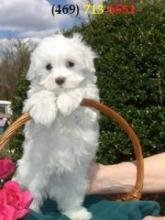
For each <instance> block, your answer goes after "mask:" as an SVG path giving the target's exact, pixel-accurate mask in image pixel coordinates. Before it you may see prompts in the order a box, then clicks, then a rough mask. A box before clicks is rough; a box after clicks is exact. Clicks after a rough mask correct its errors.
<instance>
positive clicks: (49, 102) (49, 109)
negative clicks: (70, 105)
mask: <svg viewBox="0 0 165 220" xmlns="http://www.w3.org/2000/svg"><path fill="white" fill-rule="evenodd" d="M23 112H30V115H31V117H32V118H33V120H34V121H35V123H40V124H42V125H45V126H47V127H49V126H50V125H51V124H52V122H53V121H54V120H55V118H56V114H57V106H56V98H55V97H54V95H53V94H52V93H51V92H48V91H42V92H39V93H36V94H34V95H33V96H32V97H30V98H29V99H27V100H26V101H25V104H24V109H23Z"/></svg>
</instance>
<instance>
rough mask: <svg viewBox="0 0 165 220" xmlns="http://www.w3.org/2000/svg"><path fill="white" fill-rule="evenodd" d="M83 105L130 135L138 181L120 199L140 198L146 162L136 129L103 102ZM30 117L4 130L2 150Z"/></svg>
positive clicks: (26, 115)
mask: <svg viewBox="0 0 165 220" xmlns="http://www.w3.org/2000/svg"><path fill="white" fill-rule="evenodd" d="M81 106H86V107H92V108H95V109H97V110H99V111H100V112H102V113H104V114H105V115H106V116H108V117H110V118H112V119H113V120H114V121H115V122H117V123H118V124H119V125H120V127H121V128H123V130H124V131H125V132H126V133H127V135H128V136H129V138H130V140H131V142H132V145H133V148H134V154H135V158H136V167H137V174H136V183H135V186H134V188H133V189H132V191H131V192H129V193H125V194H122V195H121V196H120V197H119V199H121V200H123V201H125V200H137V199H140V198H141V195H142V188H143V179H144V162H143V155H142V148H141V145H140V142H139V139H138V137H137V135H136V134H135V132H134V130H133V129H132V128H131V127H130V126H129V124H128V123H127V121H126V120H125V119H124V118H122V117H121V116H120V114H119V113H117V112H115V111H114V110H112V109H111V108H110V107H107V106H106V105H104V104H102V103H99V102H97V101H94V100H91V99H83V100H82V102H81ZM30 119H31V116H30V114H29V113H25V114H23V115H22V116H21V117H19V118H18V119H17V120H16V121H15V122H14V123H13V124H11V125H10V126H9V128H8V129H7V130H6V131H5V132H4V134H3V136H2V137H1V138H0V151H1V150H3V149H4V148H5V146H6V145H7V143H8V142H9V140H10V138H11V137H12V136H13V135H14V134H15V133H16V131H17V130H18V129H19V128H20V127H21V126H22V125H24V124H25V123H26V122H28V121H29V120H30ZM106 197H108V196H106Z"/></svg>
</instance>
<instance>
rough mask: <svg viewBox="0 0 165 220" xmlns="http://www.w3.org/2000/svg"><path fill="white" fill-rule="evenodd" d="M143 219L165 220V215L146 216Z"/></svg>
mask: <svg viewBox="0 0 165 220" xmlns="http://www.w3.org/2000/svg"><path fill="white" fill-rule="evenodd" d="M143 220H165V217H154V216H146V217H145V218H143Z"/></svg>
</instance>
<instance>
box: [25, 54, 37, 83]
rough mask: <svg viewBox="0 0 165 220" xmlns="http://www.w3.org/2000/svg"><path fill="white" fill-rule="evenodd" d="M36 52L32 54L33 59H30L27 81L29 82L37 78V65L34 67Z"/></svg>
mask: <svg viewBox="0 0 165 220" xmlns="http://www.w3.org/2000/svg"><path fill="white" fill-rule="evenodd" d="M33 53H34V52H32V54H31V57H30V66H29V69H28V71H27V74H26V79H27V80H30V81H31V80H33V79H34V78H35V76H36V73H35V69H36V68H35V65H34V63H33V56H34V54H33Z"/></svg>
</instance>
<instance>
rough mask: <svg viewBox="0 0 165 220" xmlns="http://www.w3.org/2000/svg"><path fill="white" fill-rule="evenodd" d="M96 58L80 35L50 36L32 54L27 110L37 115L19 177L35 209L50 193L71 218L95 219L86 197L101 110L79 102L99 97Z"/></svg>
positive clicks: (31, 124) (27, 133) (27, 132)
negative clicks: (29, 191) (31, 196)
mask: <svg viewBox="0 0 165 220" xmlns="http://www.w3.org/2000/svg"><path fill="white" fill-rule="evenodd" d="M95 57H96V55H95V53H94V52H93V51H92V49H91V48H90V47H89V46H87V45H86V44H85V43H84V42H83V40H82V38H81V36H80V35H77V34H75V35H74V36H73V37H72V38H66V37H64V36H63V35H56V36H54V37H48V38H45V39H44V40H42V41H41V43H40V44H39V45H38V47H37V48H36V49H35V50H34V52H33V53H32V55H31V64H30V67H29V71H28V73H27V79H28V80H30V82H31V86H30V90H29V91H28V98H27V100H26V101H25V103H24V110H23V111H24V112H30V115H31V117H32V120H31V121H30V122H29V123H28V124H27V125H26V127H25V130H24V133H25V141H24V144H23V147H24V154H23V157H22V159H21V160H20V161H19V162H18V170H17V175H16V180H17V181H18V182H19V183H20V184H21V185H22V186H24V187H26V188H28V189H30V190H31V192H32V195H33V198H34V201H33V203H32V206H31V208H32V209H34V210H36V211H39V210H40V206H41V205H42V203H43V201H44V199H46V198H47V197H50V198H51V199H54V200H56V202H57V204H58V209H59V210H60V211H62V212H63V213H64V214H65V215H67V216H68V217H69V218H71V219H72V220H88V219H90V218H91V214H90V213H89V212H88V211H87V210H86V209H85V208H84V207H82V202H83V199H84V195H85V191H86V188H87V184H88V180H87V170H88V167H89V164H90V162H91V160H92V159H94V157H95V153H96V149H97V144H98V134H99V127H98V113H97V112H96V111H95V110H94V109H89V108H87V107H81V106H80V102H81V101H82V99H83V98H91V99H95V100H98V99H99V95H98V89H97V86H96V76H95V68H94V63H93V61H94V59H95ZM48 64H49V65H48ZM59 77H62V78H65V82H64V83H63V84H61V85H59V84H57V83H56V79H57V78H58V79H59Z"/></svg>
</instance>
